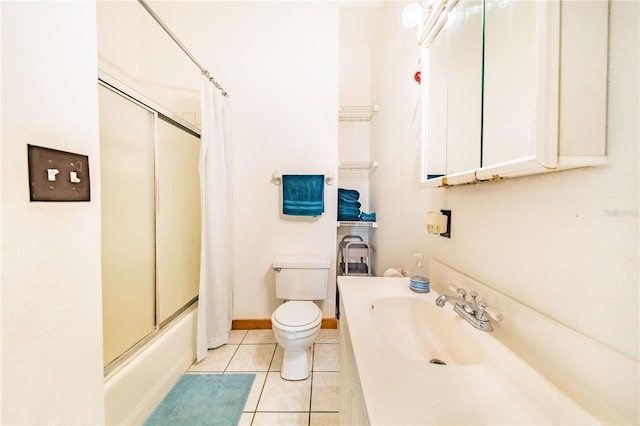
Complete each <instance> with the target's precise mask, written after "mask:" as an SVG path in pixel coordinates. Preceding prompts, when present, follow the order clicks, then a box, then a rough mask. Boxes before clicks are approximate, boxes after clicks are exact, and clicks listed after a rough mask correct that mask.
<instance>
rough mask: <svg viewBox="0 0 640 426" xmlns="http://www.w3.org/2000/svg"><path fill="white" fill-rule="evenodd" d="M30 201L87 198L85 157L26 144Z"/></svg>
mask: <svg viewBox="0 0 640 426" xmlns="http://www.w3.org/2000/svg"><path fill="white" fill-rule="evenodd" d="M27 154H28V157H29V194H30V199H31V201H91V187H90V182H89V157H88V156H86V155H81V154H74V153H72V152H65V151H58V150H57V149H51V148H44V147H41V146H35V145H27Z"/></svg>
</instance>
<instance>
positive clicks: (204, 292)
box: [196, 79, 232, 362]
mask: <svg viewBox="0 0 640 426" xmlns="http://www.w3.org/2000/svg"><path fill="white" fill-rule="evenodd" d="M200 107H201V111H202V132H201V136H200V138H201V139H200V146H201V148H200V194H201V212H202V243H201V256H200V293H199V299H198V322H197V332H196V334H197V345H196V356H197V361H198V362H199V361H201V360H203V359H204V358H205V357H206V356H207V350H208V349H209V348H216V347H218V346H221V345H224V344H225V343H227V342H228V341H229V330H230V329H231V318H232V317H231V308H232V282H231V244H230V243H231V212H230V209H231V181H230V179H231V163H232V162H231V132H230V120H229V113H230V111H229V109H230V106H229V103H228V100H227V99H226V98H225V97H224V96H222V94H220V93H219V92H218V91H217V89H215V88H214V86H213V84H211V82H209V80H207V79H203V83H202V90H201V97H200Z"/></svg>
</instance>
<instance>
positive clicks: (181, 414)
mask: <svg viewBox="0 0 640 426" xmlns="http://www.w3.org/2000/svg"><path fill="white" fill-rule="evenodd" d="M255 377H256V375H255V374H185V375H184V376H182V377H181V378H180V380H179V381H178V383H176V385H175V386H174V387H173V389H171V391H170V392H169V394H167V396H166V397H165V398H164V399H163V400H162V402H161V403H160V405H158V407H156V409H155V410H154V411H153V413H151V416H149V418H148V419H147V420H146V421H145V422H144V425H146V426H175V425H185V426H200V425H202V426H204V425H221V426H222V425H224V426H228V425H237V424H238V423H239V422H240V416H242V410H243V409H244V405H245V403H246V402H247V397H248V396H249V391H250V390H251V385H252V384H253V379H254V378H255Z"/></svg>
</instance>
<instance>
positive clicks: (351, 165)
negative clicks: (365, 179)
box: [338, 161, 378, 170]
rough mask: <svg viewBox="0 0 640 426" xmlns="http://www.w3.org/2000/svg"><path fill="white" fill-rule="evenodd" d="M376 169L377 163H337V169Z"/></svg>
mask: <svg viewBox="0 0 640 426" xmlns="http://www.w3.org/2000/svg"><path fill="white" fill-rule="evenodd" d="M376 167H378V162H377V161H339V162H338V169H343V170H347V169H353V170H367V169H373V168H376Z"/></svg>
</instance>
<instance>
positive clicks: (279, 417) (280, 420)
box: [253, 412, 309, 426]
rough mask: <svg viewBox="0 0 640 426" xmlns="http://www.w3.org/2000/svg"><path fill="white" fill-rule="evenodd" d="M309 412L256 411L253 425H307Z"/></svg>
mask: <svg viewBox="0 0 640 426" xmlns="http://www.w3.org/2000/svg"><path fill="white" fill-rule="evenodd" d="M308 424H309V413H260V412H258V413H256V415H255V416H254V417H253V426H307V425H308Z"/></svg>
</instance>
